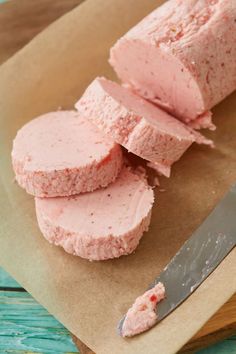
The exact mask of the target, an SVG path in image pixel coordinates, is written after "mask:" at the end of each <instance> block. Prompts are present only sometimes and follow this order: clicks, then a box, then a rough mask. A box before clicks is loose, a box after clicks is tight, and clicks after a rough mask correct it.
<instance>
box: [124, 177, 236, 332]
mask: <svg viewBox="0 0 236 354" xmlns="http://www.w3.org/2000/svg"><path fill="white" fill-rule="evenodd" d="M235 246H236V184H235V185H234V186H233V187H232V188H231V190H230V191H229V192H228V193H227V194H226V196H225V197H224V198H223V199H222V200H221V201H220V202H219V203H218V204H217V206H216V207H215V208H214V209H213V211H212V212H211V213H210V215H209V216H208V217H207V219H206V220H205V221H204V222H203V223H202V224H201V226H200V227H199V228H198V229H197V230H196V231H195V232H194V233H193V235H192V236H191V237H190V238H189V239H188V240H187V241H186V242H185V243H184V245H183V246H182V247H181V248H180V250H179V251H178V252H177V253H176V255H175V256H174V257H173V258H172V260H171V261H170V262H169V264H168V265H167V266H166V267H165V268H164V270H163V271H162V272H161V273H160V275H159V276H158V277H157V278H156V279H155V280H154V282H153V283H152V284H151V285H150V286H149V287H148V289H147V290H150V289H152V288H153V287H154V286H155V285H156V284H157V283H159V282H161V283H163V284H164V287H165V294H166V297H165V299H164V300H162V301H161V302H160V303H159V304H158V311H157V308H156V311H157V316H158V318H157V322H156V323H158V322H160V321H161V320H162V319H163V318H165V317H166V316H167V315H168V314H170V313H171V312H172V311H173V310H174V309H175V308H176V307H177V306H179V305H180V304H181V303H182V302H183V301H184V300H186V299H187V298H188V297H189V296H190V295H191V294H192V293H193V292H194V291H195V290H196V289H197V288H198V286H199V285H200V284H201V283H202V282H203V281H204V280H205V279H206V278H207V277H208V276H209V275H210V274H211V273H212V272H213V270H214V269H215V268H216V267H217V266H218V265H219V264H220V263H221V262H222V260H223V259H224V258H225V257H226V256H227V255H228V254H229V252H230V251H231V250H232V249H233V248H234V247H235ZM125 318H126V315H125V316H124V317H123V318H122V319H121V321H120V322H119V325H118V330H119V333H120V334H121V333H122V326H123V323H124V320H125ZM156 323H155V324H156Z"/></svg>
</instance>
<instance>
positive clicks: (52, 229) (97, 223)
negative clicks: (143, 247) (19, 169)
mask: <svg viewBox="0 0 236 354" xmlns="http://www.w3.org/2000/svg"><path fill="white" fill-rule="evenodd" d="M153 202H154V193H153V190H152V189H151V188H150V187H149V186H148V185H147V183H146V182H145V181H144V179H143V178H140V177H139V176H138V175H136V174H134V173H133V172H131V171H130V170H129V169H128V168H125V167H124V168H123V169H122V171H121V173H120V175H119V177H118V178H117V179H116V181H115V182H114V183H112V184H110V185H109V186H108V187H107V188H103V189H99V190H96V191H94V192H93V193H85V194H80V195H78V196H72V197H68V198H66V197H63V198H35V203H36V214H37V219H38V223H39V227H40V229H41V231H42V233H43V235H44V236H45V238H46V239H47V240H48V241H49V242H51V243H53V244H55V245H58V246H61V247H63V248H64V249H65V251H66V252H68V253H71V254H74V255H77V256H80V257H83V258H87V259H89V260H105V259H109V258H116V257H120V256H122V255H127V254H130V253H132V252H133V251H134V250H135V248H136V247H137V246H138V243H139V241H140V238H141V237H142V235H143V233H144V231H147V230H148V227H149V223H150V218H151V210H152V205H153Z"/></svg>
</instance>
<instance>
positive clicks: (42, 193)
mask: <svg viewBox="0 0 236 354" xmlns="http://www.w3.org/2000/svg"><path fill="white" fill-rule="evenodd" d="M12 163H13V168H14V171H15V175H16V180H17V182H18V183H19V185H20V186H21V187H23V188H24V189H25V190H26V191H27V192H28V193H30V194H33V195H35V196H38V197H55V196H68V195H73V194H78V193H82V192H88V191H93V190H95V189H97V188H99V187H105V186H107V185H108V184H109V183H111V182H113V181H114V180H115V179H116V177H117V175H118V173H119V172H120V170H121V168H122V151H121V148H120V146H119V145H118V144H116V143H115V142H114V141H112V140H111V139H109V138H108V137H107V136H104V135H103V134H102V133H101V131H100V130H98V129H97V128H96V127H95V126H94V125H93V124H91V123H90V122H89V121H88V120H87V119H84V118H83V117H82V116H81V115H80V114H79V113H78V112H75V111H58V112H51V113H47V114H45V115H42V116H41V117H38V118H36V119H33V120H32V121H30V122H29V123H27V124H26V125H25V126H24V127H23V128H21V129H20V130H19V131H18V132H17V135H16V137H15V139H14V142H13V150H12Z"/></svg>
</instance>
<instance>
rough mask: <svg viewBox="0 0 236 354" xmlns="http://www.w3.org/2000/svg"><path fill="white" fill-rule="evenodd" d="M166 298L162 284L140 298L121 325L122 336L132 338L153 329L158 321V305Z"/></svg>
mask: <svg viewBox="0 0 236 354" xmlns="http://www.w3.org/2000/svg"><path fill="white" fill-rule="evenodd" d="M164 297H165V288H164V285H163V284H162V283H158V284H156V285H155V286H154V287H153V288H152V289H150V290H148V291H146V292H145V293H144V294H143V295H141V296H139V297H138V298H137V299H136V300H135V302H134V304H133V305H132V307H131V308H130V309H129V311H128V312H127V314H126V315H125V318H124V320H123V321H121V323H120V325H119V332H120V335H121V336H122V337H132V336H134V335H136V334H139V333H142V332H144V331H147V330H148V329H149V328H151V327H153V326H154V324H155V323H156V322H157V320H158V311H157V304H158V302H160V301H161V300H163V299H164Z"/></svg>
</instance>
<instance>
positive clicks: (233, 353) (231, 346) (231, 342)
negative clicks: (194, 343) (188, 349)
mask: <svg viewBox="0 0 236 354" xmlns="http://www.w3.org/2000/svg"><path fill="white" fill-rule="evenodd" d="M196 354H236V336H233V337H231V338H228V339H225V340H223V341H222V342H220V343H218V344H215V345H212V346H211V347H209V348H206V349H202V350H200V351H198V352H197V353H196Z"/></svg>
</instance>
